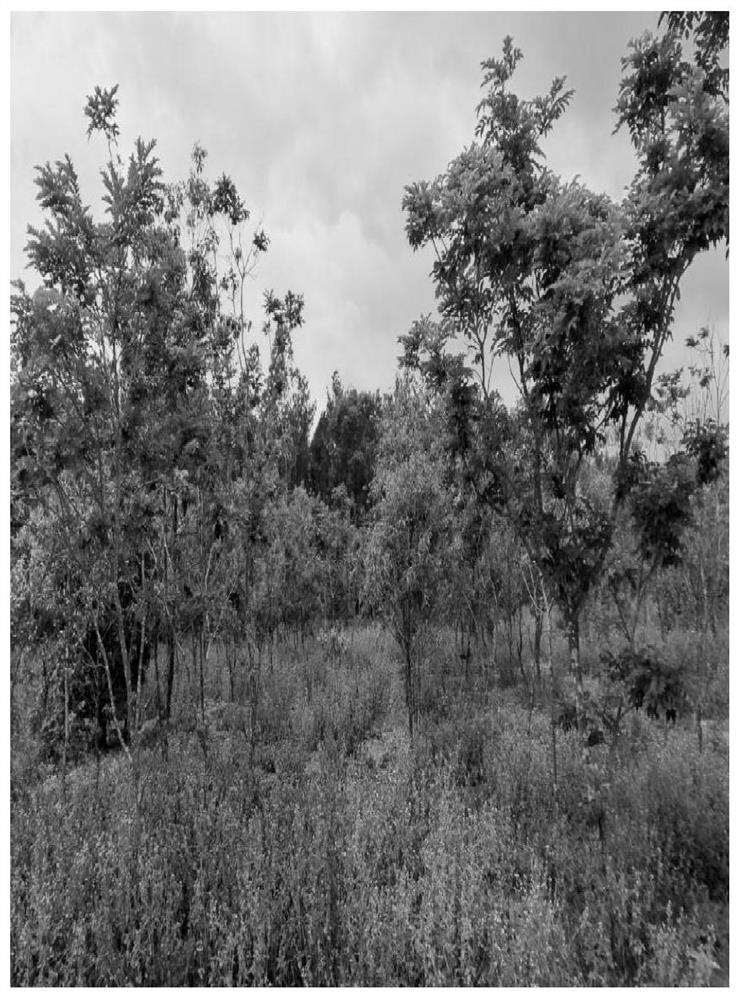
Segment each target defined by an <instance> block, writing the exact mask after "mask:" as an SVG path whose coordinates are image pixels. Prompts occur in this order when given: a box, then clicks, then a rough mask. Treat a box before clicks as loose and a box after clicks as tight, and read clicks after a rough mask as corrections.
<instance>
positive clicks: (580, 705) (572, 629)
mask: <svg viewBox="0 0 741 1000" xmlns="http://www.w3.org/2000/svg"><path fill="white" fill-rule="evenodd" d="M568 632H569V665H570V668H571V673H572V675H573V677H574V680H575V682H576V724H577V727H578V729H579V732H582V731H583V730H584V722H585V720H584V679H583V677H582V672H581V655H580V650H579V616H578V614H574V615H573V617H572V619H571V622H570V623H569V630H568Z"/></svg>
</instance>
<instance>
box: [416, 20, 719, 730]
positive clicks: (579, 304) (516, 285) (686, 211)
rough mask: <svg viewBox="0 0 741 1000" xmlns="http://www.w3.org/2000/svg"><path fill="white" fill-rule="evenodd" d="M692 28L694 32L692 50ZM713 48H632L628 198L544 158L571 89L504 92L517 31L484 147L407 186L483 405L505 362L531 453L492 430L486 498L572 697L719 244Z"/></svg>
mask: <svg viewBox="0 0 741 1000" xmlns="http://www.w3.org/2000/svg"><path fill="white" fill-rule="evenodd" d="M699 24H700V27H698V25H697V23H695V22H693V23H692V25H691V27H693V30H694V33H695V39H696V40H698V41H699V43H700V46H701V44H702V38H701V37H700V36H701V35H702V25H703V24H704V22H703V21H700V22H699ZM721 28H722V24H721V25H720V27H719V30H720V29H721ZM716 36H717V32H716V34H714V35H713V38H716ZM726 37H727V21H726ZM716 40H717V39H716ZM719 51H720V46H719V45H716V44H715V42H713V45H712V46H710V49H709V51H708V53H707V54H706V57H703V59H704V61H703V59H699V57H698V61H697V62H696V64H695V65H694V66H692V65H691V64H690V63H688V62H686V61H685V60H683V59H682V48H681V42H680V39H679V37H678V36H677V34H676V31H675V29H674V28H673V27H672V26H671V24H670V25H669V26H668V29H667V31H666V32H665V33H664V35H663V36H661V37H660V38H652V37H650V36H644V38H642V39H641V40H639V41H638V42H636V43H634V45H633V50H632V53H631V55H630V56H629V57H628V58H627V59H626V60H625V66H626V68H627V69H629V70H630V71H631V72H630V73H629V74H628V75H627V76H626V78H625V79H624V80H623V82H622V84H621V89H620V95H619V101H618V107H617V111H618V126H620V125H626V126H627V127H628V129H629V131H630V134H631V138H632V140H633V143H634V145H635V147H636V151H637V153H638V157H639V163H640V166H639V170H638V173H637V175H636V178H635V180H634V183H633V185H632V187H631V191H630V194H629V196H628V198H627V199H626V201H625V202H624V204H622V205H620V206H618V205H615V204H613V203H611V202H610V200H609V199H608V198H606V197H605V196H603V195H596V194H593V193H592V192H590V191H589V190H587V189H586V188H585V187H583V186H582V185H580V184H578V183H577V182H575V181H574V182H571V183H569V184H565V183H563V182H561V181H560V180H559V179H558V178H556V177H555V176H554V174H553V173H552V172H550V171H549V170H548V169H547V168H546V167H545V165H544V164H543V162H542V161H543V154H542V151H541V148H540V144H541V141H542V139H543V138H544V136H546V135H547V134H548V132H549V131H550V130H551V128H552V127H553V126H554V124H555V123H556V122H557V120H558V119H559V118H560V116H561V115H562V114H563V113H564V111H565V110H566V107H567V105H568V102H569V99H570V96H571V92H569V91H566V90H565V89H564V78H559V79H556V80H554V82H553V85H552V87H551V89H550V91H549V92H548V94H546V95H544V96H542V97H538V98H536V99H534V100H530V101H523V100H521V99H519V98H518V97H517V96H516V95H515V94H514V93H512V92H511V91H510V90H509V89H508V85H509V82H510V80H511V78H512V76H513V74H514V72H515V69H516V66H517V63H518V62H519V60H520V59H521V57H522V53H521V52H520V51H519V49H517V48H515V47H514V45H513V43H512V40H511V39H509V38H507V39H506V40H505V43H504V49H503V55H502V58H501V59H499V60H489V61H488V62H486V63H484V64H483V69H484V86H485V87H487V88H488V89H487V93H486V96H485V97H484V99H483V100H482V101H481V103H480V104H479V108H478V124H477V128H476V134H477V137H478V140H479V141H478V142H475V143H474V144H472V145H471V146H470V147H469V148H468V149H467V150H466V151H465V152H464V153H462V154H461V155H460V156H459V157H457V158H456V159H455V160H454V161H453V162H452V163H451V165H450V167H449V168H448V171H447V172H446V173H445V174H444V175H443V176H441V177H438V178H437V179H436V180H435V181H433V182H432V183H427V182H421V183H417V184H413V185H411V186H409V187H407V189H406V191H405V196H404V209H405V211H406V214H407V226H406V228H407V236H408V238H409V241H410V243H411V245H412V247H413V248H415V249H416V248H418V247H421V246H424V245H427V244H430V245H432V246H433V247H434V249H435V252H436V257H437V259H436V261H435V264H434V265H433V272H432V276H433V279H434V282H435V289H436V294H437V297H438V301H439V309H440V312H441V314H442V317H443V327H442V332H443V334H445V335H447V336H453V335H455V336H458V337H462V338H463V340H464V342H465V343H466V344H467V347H468V352H469V355H470V357H471V361H472V363H473V367H474V368H475V369H478V371H479V375H478V382H479V384H480V387H481V393H482V400H483V408H484V409H487V408H488V409H490V410H494V411H496V410H497V401H496V399H494V398H492V395H491V394H490V391H489V387H488V379H487V370H486V352H487V351H490V350H493V351H494V352H495V353H497V354H501V355H504V356H506V357H507V358H508V359H509V361H510V365H511V367H512V369H513V372H514V376H515V380H516V383H517V385H518V389H519V392H520V400H521V406H520V422H521V425H522V431H521V432H519V434H518V435H516V436H519V438H520V440H521V442H523V444H524V447H523V448H522V449H521V454H520V458H519V460H518V461H517V462H515V463H514V467H513V463H512V456H511V455H510V456H507V455H505V453H504V449H503V447H502V442H503V440H510V441H511V440H512V439H513V435H512V433H511V432H510V431H504V430H503V428H502V427H497V421H494V422H492V421H489V424H488V429H489V431H490V432H491V433H490V435H489V440H488V441H486V442H485V450H486V451H487V452H488V454H487V455H486V456H485V461H486V464H488V466H489V471H490V475H491V478H492V479H493V480H494V481H495V483H496V486H495V488H493V489H491V490H490V495H491V497H492V498H493V499H494V501H495V502H496V503H497V505H499V506H500V507H501V508H502V509H504V510H505V511H506V512H507V515H508V517H510V518H511V519H512V522H513V523H514V525H515V526H516V527H517V530H518V532H519V534H520V537H521V538H522V540H523V543H524V544H525V546H526V548H527V549H528V552H529V555H530V557H531V559H532V561H533V563H534V564H535V565H537V566H538V568H539V571H540V572H541V573H542V575H543V577H544V579H545V580H546V581H547V584H548V587H549V590H550V592H551V594H552V595H553V597H554V598H555V600H556V602H557V604H558V606H559V608H560V610H561V613H562V615H563V618H564V621H565V624H566V630H567V634H568V639H569V646H570V651H571V655H570V659H571V664H572V669H573V671H574V674H575V677H576V680H577V690H578V694H579V697H581V693H582V692H581V665H580V657H579V620H580V616H581V612H582V609H583V607H584V603H585V601H586V599H587V596H588V594H589V593H590V590H591V589H592V587H593V585H594V583H595V582H596V580H597V579H598V578H599V576H600V574H601V571H602V566H603V563H604V558H605V554H606V552H607V550H608V547H609V545H610V540H611V537H612V532H613V528H614V524H615V519H616V516H617V513H618V511H619V508H620V506H621V504H622V502H623V501H624V499H625V496H626V490H625V488H624V485H621V483H622V482H623V479H624V478H625V476H626V474H627V470H628V466H629V462H630V456H631V452H632V449H633V443H634V440H635V435H636V432H637V429H638V426H639V424H640V421H641V418H642V416H643V414H644V412H645V410H646V407H647V405H648V403H649V401H650V399H651V393H652V389H653V386H654V380H655V376H656V369H657V365H658V362H659V359H660V357H661V353H662V350H663V347H664V345H665V344H666V341H667V339H668V337H669V336H670V333H671V322H672V318H673V315H674V308H675V304H676V300H677V296H678V289H679V281H680V279H681V276H682V275H683V274H684V272H685V271H686V269H687V267H688V266H689V264H690V263H691V261H692V260H693V258H694V257H695V255H696V254H697V253H699V252H701V251H702V250H705V249H707V248H708V247H710V246H713V245H715V244H716V243H718V242H719V241H721V240H723V239H727V237H728V107H727V93H726V94H724V92H723V89H722V87H719V85H718V77H717V74H716V73H715V72H714V70H713V67H714V66H715V65H716V63H715V62H714V60H716V61H717V57H718V53H719ZM708 60H709V62H710V64H711V68H710V69H707V68H705V62H707V61H708ZM436 349H439V348H436ZM499 423H503V421H499ZM611 427H615V428H616V429H617V434H616V436H617V440H618V445H617V451H618V456H617V464H616V468H617V471H616V489H615V491H614V494H613V497H612V499H611V501H610V502H609V503H608V504H603V503H598V502H595V501H594V498H591V497H589V496H588V495H587V493H586V491H585V489H584V485H583V470H584V468H585V463H586V461H587V459H588V458H589V457H590V456H591V455H592V454H593V453H594V451H595V448H596V446H597V445H598V444H599V443H600V442H602V441H603V440H604V439H605V435H606V432H607V430H608V429H609V428H611ZM580 715H581V712H580Z"/></svg>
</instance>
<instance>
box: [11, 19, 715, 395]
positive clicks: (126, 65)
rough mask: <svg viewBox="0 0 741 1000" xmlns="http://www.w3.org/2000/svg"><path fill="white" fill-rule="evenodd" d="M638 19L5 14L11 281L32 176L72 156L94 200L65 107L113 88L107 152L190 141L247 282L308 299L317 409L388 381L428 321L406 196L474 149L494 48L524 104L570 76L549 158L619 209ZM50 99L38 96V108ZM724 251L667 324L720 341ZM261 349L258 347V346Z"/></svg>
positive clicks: (82, 146) (76, 114)
mask: <svg viewBox="0 0 741 1000" xmlns="http://www.w3.org/2000/svg"><path fill="white" fill-rule="evenodd" d="M655 19H656V18H655V15H654V14H650V13H647V12H644V13H615V14H607V13H603V14H560V13H558V14H556V13H552V14H535V13H513V14H506V13H477V14H452V13H447V14H446V13H437V14H413V13H404V14H402V13H399V14H388V13H386V14H335V13H333V14H268V13H263V14H258V13H251V14H226V13H225V14H191V13H160V14H134V13H106V14H70V13H66V14H50V13H41V14H14V15H13V17H12V22H11V53H12V63H11V247H12V249H11V272H12V276H16V275H17V274H18V273H20V271H21V269H22V266H23V257H22V246H23V243H24V242H25V226H26V224H27V223H28V222H29V221H35V220H37V219H38V210H37V207H36V205H35V203H34V186H33V166H34V164H37V163H40V162H43V161H45V160H47V159H55V158H58V157H59V156H61V155H62V154H63V153H64V152H69V153H70V155H71V156H72V158H73V160H74V162H75V163H76V164H77V165H78V168H79V171H80V177H81V182H82V186H83V191H84V192H86V193H88V194H89V197H90V199H91V200H92V201H93V204H97V202H96V198H97V197H98V194H97V192H99V183H98V180H97V170H98V166H99V165H100V163H101V162H102V159H103V157H104V153H105V150H104V148H102V147H101V143H100V142H95V141H93V142H91V143H88V142H87V140H86V138H85V122H84V119H83V116H82V107H83V104H84V98H85V95H86V94H88V93H90V92H91V91H92V89H93V87H94V85H95V84H104V85H110V84H112V83H114V82H118V83H119V84H120V91H119V96H120V102H121V103H120V116H119V117H120V124H121V130H122V143H121V146H122V149H123V150H124V151H127V150H128V149H129V148H130V146H131V144H132V142H133V140H134V138H135V137H136V136H137V135H139V134H141V135H143V136H144V137H145V138H149V137H156V138H157V140H158V152H159V155H160V157H161V160H162V164H163V167H164V170H165V174H166V177H167V179H173V180H174V179H176V178H178V177H182V176H183V175H185V174H186V173H187V170H188V157H189V154H190V150H191V148H192V146H193V143H194V142H195V141H196V140H199V141H200V142H201V143H202V144H203V146H205V148H206V149H207V150H208V151H209V161H208V168H209V170H210V172H211V174H212V176H215V175H218V174H220V173H221V172H227V173H228V174H230V175H231V176H232V177H233V179H234V180H235V182H236V183H237V186H238V187H239V189H240V191H241V192H242V194H243V196H244V197H245V199H246V201H247V203H248V205H249V206H250V208H251V209H252V210H253V218H254V219H255V220H261V221H262V223H263V224H264V226H265V228H266V230H267V232H268V234H269V235H270V237H271V247H270V251H269V253H268V254H267V255H266V257H265V259H264V261H263V263H262V264H261V266H260V270H259V273H258V275H257V277H256V281H255V283H254V288H253V291H254V311H253V313H252V316H253V319H255V320H256V321H257V322H256V323H255V329H258V330H259V326H260V322H259V318H260V317H259V313H260V294H259V293H260V290H261V289H262V288H264V287H273V288H274V289H275V291H276V293H278V294H281V293H282V292H283V291H285V289H287V288H289V287H290V288H292V289H294V290H295V291H298V292H302V293H303V294H304V296H305V299H306V318H307V323H306V328H305V330H304V331H302V332H301V333H300V334H299V335H298V336H297V338H296V356H297V360H298V361H299V363H300V364H301V366H302V368H303V369H304V370H305V371H306V373H307V376H308V378H309V382H310V386H311V389H312V392H313V394H314V395H315V397H316V398H317V400H318V402H319V403H320V404H321V403H323V400H324V390H325V387H326V385H327V384H328V382H329V379H330V377H331V373H332V371H333V370H334V369H338V370H339V371H340V374H341V375H342V377H343V379H345V380H346V381H347V382H348V383H354V384H356V385H358V386H360V387H367V388H371V387H375V386H379V387H381V388H389V387H390V386H391V385H392V384H393V380H394V375H395V369H396V356H397V354H398V346H397V343H396V338H397V337H398V335H399V334H400V333H403V332H405V331H406V330H407V329H408V327H409V325H410V323H411V322H412V321H413V320H414V319H415V318H416V317H417V316H419V315H420V314H421V313H424V312H428V311H430V310H432V309H434V294H433V289H432V286H431V282H430V280H429V277H428V275H429V270H430V267H431V260H430V259H429V255H426V254H424V253H422V254H413V253H412V252H411V250H410V249H409V247H408V246H407V244H406V241H405V236H404V218H403V214H402V211H401V199H402V194H403V190H404V186H405V185H406V184H408V183H410V182H412V181H415V180H420V179H423V178H426V179H430V178H432V177H434V176H435V175H436V174H437V173H439V172H441V171H443V170H444V169H445V167H446V165H447V164H448V163H449V161H450V160H451V159H453V157H455V156H456V155H457V154H458V153H459V152H460V151H461V149H462V148H463V147H464V146H466V145H467V144H468V143H470V142H471V140H472V138H473V130H474V124H475V107H476V104H477V102H478V100H479V99H480V96H481V94H480V79H481V73H480V63H481V61H482V60H484V59H486V58H488V57H490V56H493V55H496V54H497V53H498V52H499V51H500V49H501V41H502V38H503V37H504V36H505V35H506V34H511V35H513V36H514V38H515V42H516V44H518V45H519V46H520V48H522V50H523V52H524V59H523V61H522V63H521V64H520V66H519V67H518V70H517V75H516V77H515V81H514V83H515V86H516V88H517V90H518V92H520V93H522V94H523V95H524V96H526V97H532V96H535V95H536V94H538V93H542V92H543V91H544V90H545V89H546V88H547V87H548V86H549V84H550V82H551V80H552V79H553V77H554V76H557V75H562V74H564V73H565V74H567V75H568V85H569V86H571V87H574V88H575V90H576V94H575V97H574V100H573V102H572V106H571V108H570V109H569V111H568V112H567V114H566V115H565V116H564V118H563V119H562V121H561V122H559V123H558V125H557V126H556V128H555V129H554V132H553V134H552V136H551V137H550V138H549V139H548V142H547V153H548V157H549V162H550V164H551V165H552V167H553V168H554V169H555V170H557V171H558V172H560V173H562V175H563V176H564V178H565V179H571V178H572V177H573V176H574V175H575V174H579V175H580V176H581V179H582V181H583V182H584V183H585V184H588V185H589V186H591V187H593V188H595V189H597V190H605V191H607V192H608V193H609V194H610V195H611V196H613V197H615V198H619V197H621V196H622V193H623V191H624V188H625V185H626V184H627V183H628V182H629V180H630V177H631V175H632V170H633V158H632V151H631V149H630V145H629V142H628V139H627V137H626V136H625V135H623V134H619V135H617V136H613V135H612V129H613V124H614V116H613V114H612V110H611V109H612V108H613V106H614V104H615V100H616V96H617V87H618V83H619V79H620V75H621V69H620V58H621V56H622V55H623V54H624V53H625V51H626V45H627V41H628V39H629V38H630V37H632V36H635V35H638V34H640V33H641V31H642V30H644V28H650V27H655ZM49 95H53V100H50V96H49ZM727 288H728V269H727V263H726V262H725V261H724V260H723V258H722V255H714V256H712V257H711V256H708V257H707V258H706V259H705V260H704V261H703V262H702V263H699V262H698V264H696V265H695V266H694V268H693V270H692V273H691V274H690V275H688V276H687V280H686V282H685V294H684V297H683V301H682V308H681V310H680V313H679V314H678V318H677V328H678V329H679V328H681V329H682V330H684V328H685V327H686V328H687V334H688V335H689V333H690V332H692V330H691V329H690V327H691V326H692V325H694V324H696V322H697V320H698V319H700V318H701V322H702V323H705V322H710V323H711V324H715V325H717V326H719V327H720V328H721V329H725V330H726V331H727V327H728V318H727V317H728V294H727ZM258 336H259V334H258Z"/></svg>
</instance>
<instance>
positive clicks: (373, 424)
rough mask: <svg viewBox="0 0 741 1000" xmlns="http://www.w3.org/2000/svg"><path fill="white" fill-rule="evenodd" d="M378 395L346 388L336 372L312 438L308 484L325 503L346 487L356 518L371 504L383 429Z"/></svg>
mask: <svg viewBox="0 0 741 1000" xmlns="http://www.w3.org/2000/svg"><path fill="white" fill-rule="evenodd" d="M380 415H381V398H380V396H379V394H378V393H377V392H376V393H370V392H358V390H357V389H345V388H344V387H343V385H342V382H341V381H340V377H339V375H338V374H337V372H335V373H334V375H333V377H332V391H331V393H329V395H328V398H327V405H326V407H325V409H324V412H323V413H322V415H321V416H320V417H319V422H318V424H317V426H316V430H315V431H314V436H313V437H312V439H311V456H310V467H309V483H310V485H311V488H312V489H313V490H314V491H315V492H316V493H318V495H319V496H321V497H322V499H323V500H324V501H325V502H330V501H331V498H332V493H333V491H334V490H336V489H337V487H339V486H344V487H345V489H346V491H347V496H348V497H349V498H350V500H351V501H352V504H353V508H354V511H355V518H356V521H357V520H358V519H359V518H360V517H361V516H362V515H363V514H365V513H367V511H368V508H369V506H370V485H371V481H372V479H373V472H374V468H375V461H376V454H377V451H378V437H379V428H380Z"/></svg>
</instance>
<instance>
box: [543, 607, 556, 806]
mask: <svg viewBox="0 0 741 1000" xmlns="http://www.w3.org/2000/svg"><path fill="white" fill-rule="evenodd" d="M545 615H546V622H547V625H546V637H547V649H548V653H547V663H546V667H547V670H548V672H549V673H550V675H551V761H552V764H553V794H554V795H555V794H556V793H557V792H558V754H557V750H556V694H557V692H556V674H555V671H554V669H553V624H552V622H551V609H550V607H548V606H546V612H545Z"/></svg>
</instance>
